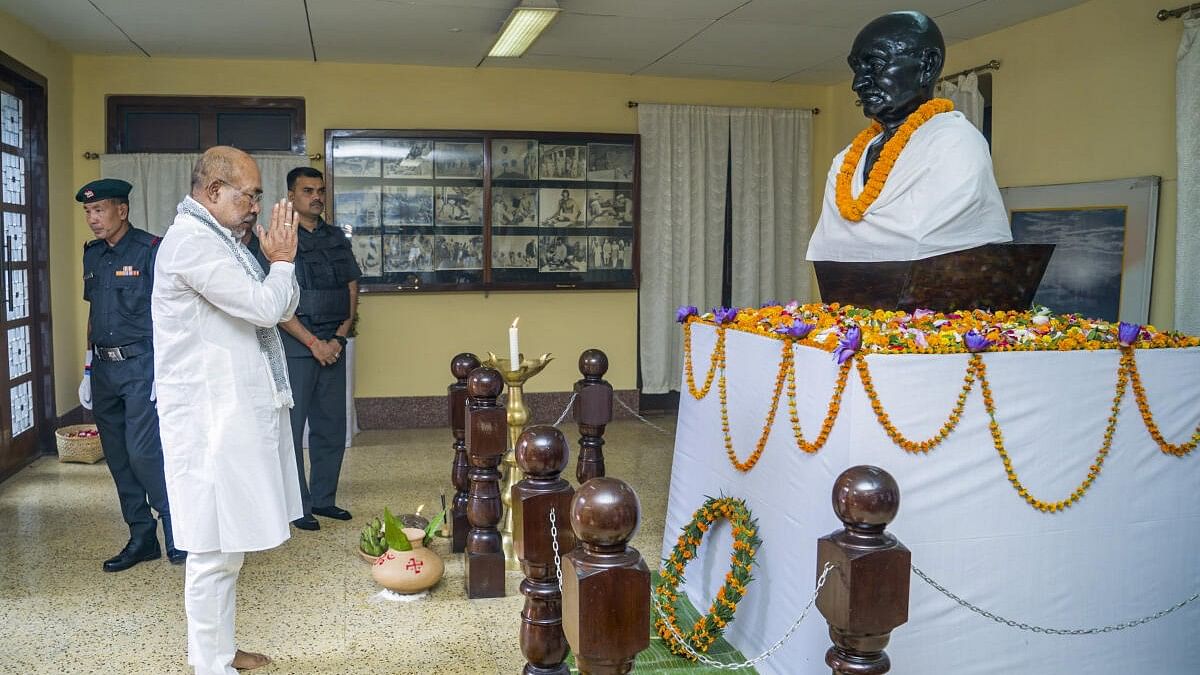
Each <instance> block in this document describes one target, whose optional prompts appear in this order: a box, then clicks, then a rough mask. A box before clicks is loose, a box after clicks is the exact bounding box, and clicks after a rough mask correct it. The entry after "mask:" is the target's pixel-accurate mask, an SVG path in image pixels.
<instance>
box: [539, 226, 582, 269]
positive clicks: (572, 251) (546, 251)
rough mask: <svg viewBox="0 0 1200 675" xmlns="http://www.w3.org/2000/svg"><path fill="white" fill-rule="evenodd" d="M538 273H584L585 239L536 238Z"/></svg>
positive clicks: (561, 236) (564, 237)
mask: <svg viewBox="0 0 1200 675" xmlns="http://www.w3.org/2000/svg"><path fill="white" fill-rule="evenodd" d="M538 256H539V259H538V271H540V272H586V271H587V269H588V261H587V257H588V256H587V237H568V236H564V235H542V236H540V237H538Z"/></svg>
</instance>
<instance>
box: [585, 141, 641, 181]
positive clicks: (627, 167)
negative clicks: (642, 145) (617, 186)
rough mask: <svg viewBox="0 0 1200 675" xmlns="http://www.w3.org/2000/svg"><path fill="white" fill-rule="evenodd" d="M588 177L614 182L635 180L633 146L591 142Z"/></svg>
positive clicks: (594, 179) (589, 146)
mask: <svg viewBox="0 0 1200 675" xmlns="http://www.w3.org/2000/svg"><path fill="white" fill-rule="evenodd" d="M587 179H588V180H592V181H606V182H613V183H631V182H633V146H632V145H624V144H620V145H618V144H612V143H591V144H589V145H588V170H587Z"/></svg>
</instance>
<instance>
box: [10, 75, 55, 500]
mask: <svg viewBox="0 0 1200 675" xmlns="http://www.w3.org/2000/svg"><path fill="white" fill-rule="evenodd" d="M0 77H3V78H5V79H6V80H9V81H10V82H12V83H13V84H14V85H16V87H17V88H18V89H19V90H20V91H21V93H22V96H23V97H24V98H25V102H26V108H25V112H24V116H25V120H26V124H27V125H28V127H29V129H30V134H29V137H28V139H29V158H28V160H29V164H28V167H29V169H28V183H27V185H26V189H27V195H28V202H27V203H28V204H29V213H28V218H27V220H26V224H27V227H28V230H27V233H28V235H27V239H26V250H27V257H28V260H29V277H28V279H29V281H28V283H29V313H30V319H31V321H32V325H31V327H30V335H29V337H30V342H31V345H30V347H31V348H30V352H31V359H32V363H31V365H32V367H33V374H34V377H33V399H34V404H35V405H34V425H35V426H36V427H37V429H38V430H39V433H38V438H37V443H36V445H37V447H38V449H39V452H36V453H34V454H32V455H31V456H29V457H27V458H24V459H22V460H21V461H20V462H19V463H17V464H15V465H12V466H9V467H7V468H0V481H3V480H4V479H5V478H8V477H9V476H11V475H12V474H14V473H16V472H17V471H19V470H21V469H22V468H24V467H25V466H26V465H28V464H29V463H31V462H33V461H34V460H35V459H37V458H38V457H39V456H41V455H45V454H53V453H54V452H55V439H54V428H55V425H56V423H57V421H58V415H57V410H56V407H57V406H56V403H55V398H54V341H53V322H52V317H51V312H50V224H49V219H50V175H49V146H48V139H47V135H48V126H49V121H48V117H47V115H48V111H49V106H48V101H47V81H46V78H45V76H43V75H42V74H41V73H38V72H37V71H35V70H33V69H32V68H29V67H28V66H26V65H25V64H23V63H21V62H20V61H18V60H16V59H14V58H12V57H11V56H9V55H8V54H6V53H4V52H3V51H0ZM7 414H11V411H8V413H7Z"/></svg>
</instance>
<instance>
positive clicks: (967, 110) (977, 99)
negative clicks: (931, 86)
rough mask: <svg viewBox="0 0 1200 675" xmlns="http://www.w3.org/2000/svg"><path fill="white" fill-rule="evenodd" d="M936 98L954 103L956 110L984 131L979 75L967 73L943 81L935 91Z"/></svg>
mask: <svg viewBox="0 0 1200 675" xmlns="http://www.w3.org/2000/svg"><path fill="white" fill-rule="evenodd" d="M934 94H935V95H936V96H939V97H941V98H948V99H950V100H951V101H953V102H954V109H955V110H957V111H959V112H960V113H962V114H963V116H964V117H966V118H967V120H969V121H970V122H971V124H974V125H975V128H976V129H979V130H980V131H983V94H981V93H979V75H978V74H976V73H967V74H966V75H959V76H958V77H956V78H953V79H950V80H942V81H941V82H939V83H938V86H937V88H936V90H935V91H934Z"/></svg>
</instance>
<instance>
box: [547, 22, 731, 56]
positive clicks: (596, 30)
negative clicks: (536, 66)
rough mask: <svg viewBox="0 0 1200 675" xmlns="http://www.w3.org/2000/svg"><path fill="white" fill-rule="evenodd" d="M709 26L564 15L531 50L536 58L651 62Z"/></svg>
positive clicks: (705, 24)
mask: <svg viewBox="0 0 1200 675" xmlns="http://www.w3.org/2000/svg"><path fill="white" fill-rule="evenodd" d="M709 24H710V22H709V21H704V20H701V19H690V20H683V19H681V20H666V19H641V18H632V17H616V16H580V15H577V14H567V15H565V16H562V17H560V18H559V19H558V20H557V21H555V22H554V24H552V25H551V26H550V28H549V30H547V31H546V32H545V33H544V34H543V35H542V37H541V38H539V39H538V41H537V42H536V43H535V44H534V46H533V51H535V52H537V53H538V54H557V55H560V56H587V57H592V58H609V59H612V58H620V59H632V60H645V61H646V62H649V61H653V60H654V59H657V58H658V57H660V56H662V55H663V54H666V53H667V52H669V51H671V50H672V49H674V48H675V47H676V46H678V45H680V44H682V43H683V42H686V41H687V40H688V38H690V37H692V36H693V35H695V34H696V33H698V32H700V31H701V30H703V29H704V27H705V26H708V25H709Z"/></svg>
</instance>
